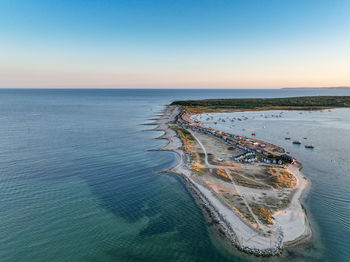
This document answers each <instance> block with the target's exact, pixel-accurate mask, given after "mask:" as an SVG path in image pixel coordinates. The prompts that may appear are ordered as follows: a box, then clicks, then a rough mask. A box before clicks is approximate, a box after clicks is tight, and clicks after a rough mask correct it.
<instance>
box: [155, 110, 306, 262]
mask: <svg viewBox="0 0 350 262" xmlns="http://www.w3.org/2000/svg"><path fill="white" fill-rule="evenodd" d="M153 124H156V125H157V127H156V128H155V130H163V131H164V134H163V135H162V136H161V137H160V138H162V139H167V140H168V144H167V145H165V146H164V147H162V148H161V149H159V150H167V151H173V152H175V153H177V155H178V156H179V158H180V159H179V161H178V163H176V165H175V166H173V167H172V168H171V169H170V170H168V172H173V173H176V174H178V175H180V176H181V177H182V178H183V180H184V181H185V182H186V184H187V186H188V187H189V189H190V190H191V192H192V193H193V195H194V196H195V197H196V199H197V200H198V201H199V203H200V204H201V206H203V207H204V208H205V210H207V211H208V212H209V213H210V215H211V216H212V218H213V219H214V220H215V221H217V223H218V226H219V228H220V231H221V232H224V234H225V236H226V238H227V239H228V240H230V241H231V242H232V243H233V244H234V245H235V246H237V247H238V248H239V249H241V250H243V251H245V252H248V253H253V254H255V255H276V254H279V253H280V252H281V250H282V249H283V247H284V246H286V245H290V244H294V243H296V241H300V240H302V239H305V238H307V237H308V236H310V234H311V231H310V228H309V224H308V220H307V217H306V215H305V212H304V211H303V209H302V206H301V204H300V202H299V200H300V197H301V195H302V192H303V190H304V189H305V187H306V186H307V181H306V179H305V178H304V177H303V176H302V174H301V172H300V167H301V165H300V164H298V163H297V162H293V164H290V163H288V164H287V163H285V162H283V163H282V161H280V162H279V163H280V164H273V163H265V162H261V159H265V157H266V156H265V155H264V154H260V153H258V152H255V153H256V154H255V155H254V154H248V156H245V155H247V152H248V151H247V148H248V143H254V142H255V143H257V142H256V141H250V140H249V141H247V140H239V141H242V142H239V143H236V144H235V143H233V141H235V140H234V139H235V138H230V139H226V137H225V135H227V134H222V132H220V131H217V130H215V131H213V130H210V132H209V131H208V132H206V131H205V130H208V128H207V127H203V126H200V125H199V124H198V123H194V122H191V120H190V115H189V114H188V113H187V112H185V111H184V109H183V108H182V107H181V106H166V108H165V110H164V112H163V114H162V115H161V116H160V117H159V118H158V119H157V120H156V121H155V122H154V123H153ZM260 143H261V142H260ZM265 144H266V145H265V148H267V149H266V151H267V152H275V151H274V150H276V151H280V150H281V149H280V148H279V147H276V146H274V145H270V144H267V143H265ZM264 150H265V149H263V151H262V153H264V152H265V151H264ZM248 153H249V152H248ZM275 153H276V152H275ZM275 153H273V154H275ZM233 154H235V155H240V154H241V155H243V156H244V157H247V158H248V159H252V161H250V162H249V163H247V162H244V163H242V160H241V159H240V160H237V161H235V160H234V159H233V158H232V157H231V156H232V155H233ZM276 156H278V155H276ZM255 158H256V159H255ZM276 162H277V161H276Z"/></svg>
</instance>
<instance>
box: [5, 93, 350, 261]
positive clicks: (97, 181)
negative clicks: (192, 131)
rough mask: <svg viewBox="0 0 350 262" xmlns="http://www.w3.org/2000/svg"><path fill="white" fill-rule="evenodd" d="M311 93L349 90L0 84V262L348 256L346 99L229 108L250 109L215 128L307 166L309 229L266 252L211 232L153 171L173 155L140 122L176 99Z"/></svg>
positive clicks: (180, 193)
mask: <svg viewBox="0 0 350 262" xmlns="http://www.w3.org/2000/svg"><path fill="white" fill-rule="evenodd" d="M309 95H338V96H344V95H347V96H350V90H349V89H278V90H273V89H265V90H262V89H259V90H252V89H250V90H240V89H230V90H227V89H226V90H221V89H216V90H209V89H203V90H202V89H196V90H193V89H0V261H1V262H3V261H8V262H12V261H13V262H14V261H30V262H31V261H33V262H41V261H45V262H46V261H51V262H56V261H57V262H64V261H69V262H71V261H73V262H80V261H84V262H85V261H91V262H92V261H96V262H97V261H101V262H102V261H103V262H109V261H130V262H131V261H181V262H185V261H240V262H241V261H298V262H299V261H331V262H333V261H334V262H343V261H344V262H347V261H350V109H332V110H330V111H328V110H324V111H322V112H321V111H313V112H301V111H284V112H283V114H282V115H283V116H282V117H278V118H277V117H273V116H272V115H277V114H280V111H275V112H271V111H270V112H249V113H246V112H245V113H234V114H226V115H224V116H225V117H228V118H230V117H231V118H232V117H239V116H242V115H244V116H245V117H247V118H248V119H247V120H245V121H242V123H239V124H232V123H226V124H223V123H222V124H218V126H217V127H216V128H217V129H222V130H225V131H230V132H232V133H236V134H241V135H247V136H250V135H251V133H252V132H255V133H256V137H257V138H258V139H262V140H266V141H268V142H271V143H274V144H277V145H280V146H282V147H284V148H285V149H286V150H287V151H289V152H290V153H291V154H292V155H293V156H294V157H296V158H297V159H298V160H299V161H300V162H301V163H302V164H303V166H304V168H303V170H302V171H303V174H304V176H305V177H306V178H307V179H308V180H309V181H310V187H309V189H308V192H307V194H306V195H305V197H304V198H303V200H302V202H303V205H304V207H305V209H306V212H307V214H308V217H309V219H310V223H311V227H312V230H313V236H312V239H311V240H310V241H309V242H308V243H303V244H301V245H299V246H297V247H293V248H287V249H285V250H284V252H283V254H282V255H281V256H279V257H272V258H258V257H255V256H252V255H247V254H244V253H241V252H239V251H237V250H236V249H235V248H233V247H231V246H230V245H227V243H225V241H223V240H222V239H221V238H220V237H218V235H217V234H216V232H215V231H214V230H213V226H212V224H211V223H210V222H208V221H206V219H205V217H204V215H203V213H202V211H201V209H200V208H199V207H198V206H197V204H196V202H195V199H194V198H193V197H192V196H191V194H190V192H189V191H188V189H187V188H186V186H185V185H184V183H183V182H182V181H181V179H180V178H179V177H177V176H176V175H172V174H161V173H159V171H162V170H165V169H167V168H169V167H170V166H172V165H174V164H175V163H176V161H177V156H176V155H175V154H174V153H171V152H161V151H150V150H151V149H157V148H159V147H161V146H162V145H164V144H165V143H166V141H164V140H159V139H155V138H157V137H158V136H160V135H161V134H162V132H160V131H151V129H152V126H149V125H143V124H144V123H147V122H151V120H149V119H152V118H156V117H157V115H158V114H160V113H161V111H162V110H163V108H164V106H165V105H166V104H169V103H171V102H172V101H175V100H185V99H207V98H246V97H265V98H267V97H292V96H309ZM262 114H264V117H262V116H261V115H262ZM265 116H267V117H266V118H265ZM207 124H208V125H210V124H212V123H207ZM233 125H234V126H233ZM287 136H288V137H291V140H285V137H287ZM304 137H306V139H304ZM293 140H301V142H302V145H300V146H297V145H294V144H292V141H293ZM306 144H312V145H314V149H313V150H312V149H306V148H305V147H304V145H306Z"/></svg>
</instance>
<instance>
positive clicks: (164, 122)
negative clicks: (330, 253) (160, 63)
mask: <svg viewBox="0 0 350 262" xmlns="http://www.w3.org/2000/svg"><path fill="white" fill-rule="evenodd" d="M164 107H165V108H164V110H163V111H162V112H161V113H159V114H157V115H156V116H158V117H157V118H152V119H148V120H152V121H153V122H151V123H149V122H148V123H145V124H142V125H152V126H156V127H155V128H153V129H148V131H163V132H164V133H163V134H162V135H160V136H159V137H156V138H154V139H164V140H167V144H165V145H163V146H162V147H160V148H158V149H150V150H148V151H168V152H173V153H175V154H176V155H177V157H178V160H176V161H175V163H174V164H173V165H172V166H171V167H169V168H168V169H166V170H162V171H159V172H158V173H159V174H174V175H177V176H178V177H180V178H181V179H182V181H183V182H184V184H185V186H186V188H187V189H188V190H189V191H190V192H191V193H192V196H193V197H194V199H195V201H196V203H197V204H198V206H199V207H200V208H201V210H202V211H204V212H205V213H206V214H207V216H205V217H206V220H209V219H210V220H211V221H212V222H214V223H215V225H214V228H215V229H216V231H217V232H218V233H219V235H220V236H222V235H224V237H225V238H227V239H228V240H230V242H231V243H232V244H233V245H234V246H235V247H236V248H237V249H238V250H240V251H243V252H245V253H248V254H253V255H256V256H274V255H280V254H281V253H282V251H283V248H285V247H286V248H287V247H294V246H298V245H300V244H303V243H305V242H307V241H309V240H310V239H311V238H312V231H311V226H310V221H309V220H308V219H307V216H306V215H305V222H306V224H305V230H304V232H303V234H301V235H300V236H299V237H298V238H296V239H293V240H291V241H287V242H283V241H282V240H281V243H280V245H279V246H278V245H277V246H276V247H273V248H266V249H258V248H251V247H247V246H243V245H241V244H240V243H239V241H238V236H237V235H236V233H235V231H234V230H233V229H232V228H231V226H230V225H229V223H228V222H227V221H226V220H225V218H224V217H223V216H222V215H221V214H220V212H219V211H218V210H216V208H215V207H214V206H213V205H212V203H211V202H210V201H209V200H208V199H207V197H206V196H205V195H204V194H203V193H202V192H201V191H200V190H199V189H198V187H197V186H196V185H195V183H194V182H193V181H191V179H190V178H189V177H188V176H186V175H185V174H183V173H182V172H179V171H177V169H178V167H180V166H184V165H185V162H184V159H183V155H182V153H183V152H182V148H181V146H182V143H181V140H180V138H179V137H178V135H177V133H176V132H175V131H174V130H173V129H172V128H171V127H170V126H169V123H175V116H174V115H173V116H171V115H169V114H167V113H168V112H167V111H168V110H169V108H171V107H173V108H174V107H177V108H180V107H181V106H178V105H164ZM236 111H242V110H232V112H236ZM249 111H252V110H249ZM176 115H177V114H176ZM171 117H172V118H174V119H171ZM171 133H172V134H171ZM174 139H178V141H180V144H177V145H176V143H175V142H174V141H173V140H174ZM299 164H300V163H299ZM301 169H302V165H301V164H300V168H299V171H300V170H301ZM299 175H300V176H301V178H302V179H305V180H306V178H305V177H304V176H303V175H302V174H301V173H299ZM307 188H309V182H308V183H306V186H305V187H304V188H303V189H302V190H301V193H300V196H299V197H298V201H299V202H300V201H301V199H304V198H305V197H306V194H305V191H307V190H306V189H307ZM300 205H301V206H302V209H303V210H304V213H305V214H306V211H305V207H304V205H302V203H301V202H300ZM211 221H208V222H211Z"/></svg>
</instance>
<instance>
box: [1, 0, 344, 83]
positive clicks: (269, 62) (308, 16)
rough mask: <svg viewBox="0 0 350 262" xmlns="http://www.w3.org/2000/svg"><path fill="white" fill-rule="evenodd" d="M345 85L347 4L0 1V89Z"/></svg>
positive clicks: (296, 0)
mask: <svg viewBox="0 0 350 262" xmlns="http://www.w3.org/2000/svg"><path fill="white" fill-rule="evenodd" d="M310 86H312V87H325V86H350V1H349V0H283V1H281V0H240V1H238V0H220V1H214V0H211V1H208V0H144V1H140V0H138V1H136V0H125V1H124V0H98V1H97V0H95V1H92V0H50V1H47V0H1V1H0V87H2V88H12V87H19V88H99V87H100V88H282V87H310Z"/></svg>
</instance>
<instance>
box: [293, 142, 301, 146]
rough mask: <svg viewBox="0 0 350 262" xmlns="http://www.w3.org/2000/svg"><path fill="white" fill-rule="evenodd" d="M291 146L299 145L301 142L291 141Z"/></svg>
mask: <svg viewBox="0 0 350 262" xmlns="http://www.w3.org/2000/svg"><path fill="white" fill-rule="evenodd" d="M293 144H294V145H300V144H301V142H300V141H293Z"/></svg>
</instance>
